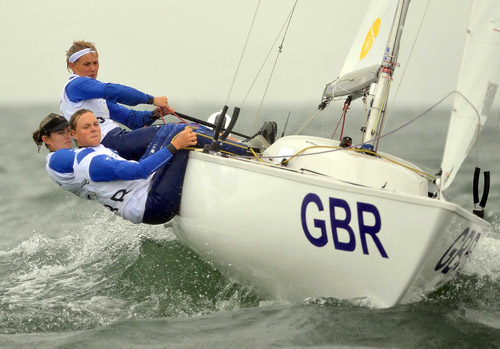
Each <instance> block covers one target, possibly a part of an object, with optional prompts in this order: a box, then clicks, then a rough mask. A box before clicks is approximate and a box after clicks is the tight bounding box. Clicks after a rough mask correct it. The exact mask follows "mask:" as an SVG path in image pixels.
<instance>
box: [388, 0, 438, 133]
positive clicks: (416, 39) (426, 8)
mask: <svg viewBox="0 0 500 349" xmlns="http://www.w3.org/2000/svg"><path fill="white" fill-rule="evenodd" d="M429 4H430V0H427V6H426V7H425V10H424V14H423V16H422V19H421V20H420V25H419V27H418V30H417V34H416V35H415V39H414V40H413V44H412V46H411V49H410V53H409V55H408V60H407V61H406V64H405V66H404V68H403V72H402V73H401V78H400V79H398V80H399V83H398V85H397V87H396V90H395V92H394V96H393V97H392V104H394V101H395V100H396V97H397V96H398V94H399V89H400V87H401V83H402V82H403V80H404V77H405V74H406V69H408V66H409V65H410V60H411V58H412V57H413V50H414V49H415V45H416V43H417V41H418V37H419V35H420V31H421V29H422V25H423V24H424V20H425V18H426V16H427V10H428V9H429ZM390 114H391V113H390V111H389V112H388V113H387V115H386V117H385V119H386V120H385V121H386V122H384V124H383V125H386V124H387V121H388V120H389V117H390ZM383 125H382V129H381V130H380V131H381V132H380V133H382V131H383V127H384V126H383Z"/></svg>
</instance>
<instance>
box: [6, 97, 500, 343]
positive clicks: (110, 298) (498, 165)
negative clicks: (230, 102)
mask: <svg viewBox="0 0 500 349" xmlns="http://www.w3.org/2000/svg"><path fill="white" fill-rule="evenodd" d="M193 108H194V107H193ZM187 109H188V110H185V111H184V110H183V111H182V112H184V113H186V114H190V110H189V108H187ZM54 110H57V106H31V107H10V108H9V107H5V106H4V107H2V108H1V109H0V120H1V121H2V127H1V128H0V135H1V137H0V154H1V159H2V161H1V162H0V347H2V348H178V347H203V348H236V347H243V348H261V347H294V348H295V347H298V348H301V347H377V348H378V347H399V348H429V347H449V348H472V347H478V348H492V347H500V255H499V253H500V231H499V227H498V216H499V214H500V191H499V188H500V183H499V180H498V178H500V177H499V176H500V159H499V158H500V148H499V142H498V140H497V139H498V130H497V126H496V125H497V120H493V121H489V122H488V129H486V130H485V132H484V133H483V137H482V138H481V141H480V147H479V148H477V149H476V148H474V149H473V151H472V153H473V154H472V155H473V156H471V157H470V159H467V161H466V162H465V164H464V166H463V170H461V172H460V173H459V176H458V177H457V180H456V183H454V186H453V187H454V190H452V191H451V193H450V196H452V199H454V200H457V201H459V202H463V205H464V207H466V208H467V209H471V208H472V204H471V201H472V198H471V181H472V171H473V168H474V166H476V165H481V167H482V168H483V170H490V171H491V172H492V183H491V192H490V197H489V200H488V204H487V214H486V219H487V220H488V221H489V222H490V223H492V229H493V231H492V232H491V234H490V235H489V237H487V238H486V239H484V240H483V242H482V243H481V244H480V245H478V246H477V249H476V250H475V251H474V253H473V254H472V255H471V256H470V260H469V261H468V264H467V265H466V266H465V267H464V268H463V270H462V271H461V273H460V275H459V276H458V277H457V278H456V279H455V280H454V281H453V282H451V283H449V284H447V285H446V286H444V287H442V288H441V289H438V290H436V291H435V292H434V293H432V294H431V295H429V296H428V297H423V298H422V299H421V300H420V301H418V302H416V303H412V304H406V305H398V306H395V307H393V308H390V309H376V308H373V307H371V306H370V305H369V303H366V304H364V303H361V304H360V303H359V302H358V303H352V302H348V301H342V300H336V299H309V300H304V301H303V302H299V303H288V302H283V301H279V300H275V299H272V298H269V297H268V296H265V295H263V294H262V293H261V292H260V291H259V290H257V289H254V288H253V287H252V285H241V284H239V283H238V282H236V281H234V280H231V279H228V278H227V277H225V276H223V275H221V274H220V273H219V272H218V271H217V270H215V269H214V268H213V267H212V266H211V265H210V264H207V263H205V262H204V261H202V260H201V259H200V258H198V257H197V255H196V254H195V253H193V252H192V251H191V250H189V249H188V248H186V247H185V246H183V245H182V244H181V243H180V242H179V241H178V240H177V239H176V238H175V236H174V234H173V232H172V230H171V228H170V227H169V225H168V224H167V225H159V226H146V225H134V224H131V223H128V222H126V221H124V220H122V219H121V218H119V217H117V216H114V215H113V214H111V213H110V212H108V211H106V210H104V209H103V208H102V207H101V206H100V205H99V204H97V203H96V202H89V201H83V200H81V199H79V198H77V197H76V196H74V195H72V194H69V193H66V192H64V191H63V190H61V189H60V188H58V187H57V185H56V184H54V183H53V182H51V181H50V179H49V178H48V177H47V175H46V173H45V169H44V166H45V156H46V154H47V152H46V150H45V149H42V150H41V152H40V153H37V151H36V146H35V144H34V143H33V141H32V139H31V132H32V131H33V130H35V129H36V128H37V125H38V123H39V121H40V120H41V118H42V117H43V116H45V115H47V114H48V113H49V112H52V111H54ZM212 111H213V110H206V111H205V114H201V115H207V116H208V115H209V114H210V113H211V112H212ZM309 111H310V110H307V108H304V110H303V111H300V112H299V113H296V114H291V120H290V122H289V126H288V130H287V131H286V133H289V132H292V131H293V130H294V128H295V129H296V128H297V126H298V125H299V124H300V122H301V120H302V119H303V118H305V117H307V116H308V115H306V114H308V112H309ZM358 112H359V111H358ZM197 113H198V115H200V113H201V111H200V112H198V111H197ZM355 113H356V111H354V114H355ZM287 114H288V110H287V109H286V110H285V109H283V110H280V109H279V108H276V110H275V111H274V112H273V113H268V114H265V113H264V115H263V116H261V119H262V118H267V119H274V120H275V121H277V122H278V124H279V125H280V130H279V135H281V132H282V127H283V125H284V123H285V122H284V121H285V119H286V116H287ZM418 114H419V110H418V109H417V110H408V111H403V112H401V111H400V112H398V113H396V112H394V113H392V115H391V120H390V122H391V125H394V126H393V127H392V126H391V127H390V126H387V127H386V130H387V131H390V130H392V129H394V128H395V127H397V126H398V125H402V124H403V121H405V120H410V119H412V118H413V117H415V116H417V115H418ZM242 115H244V113H243V112H242ZM339 115H340V108H337V111H336V112H331V111H330V112H328V111H327V112H325V115H324V116H321V117H319V118H318V119H317V120H315V122H313V124H311V126H310V127H309V128H308V129H306V133H307V132H310V133H314V132H320V133H321V134H322V136H327V137H330V136H331V134H332V132H333V130H334V129H335V125H336V123H337V120H338V116H339ZM240 118H242V117H241V116H240ZM352 118H353V119H354V120H355V122H354V125H353V126H352V127H351V126H347V127H346V128H345V131H344V132H345V135H349V136H351V137H353V140H354V143H356V142H357V140H358V138H359V134H358V131H357V129H358V126H359V125H358V120H356V116H354V117H352ZM358 118H359V117H358ZM399 118H400V119H399ZM405 118H406V119H405ZM242 119H243V121H242V124H243V126H244V125H245V120H244V117H243V118H242ZM403 119H404V120H403ZM262 120H263V119H262ZM170 121H174V120H172V119H171V120H170ZM351 122H352V120H351V119H348V120H347V124H348V125H349V124H350V123H351ZM251 123H253V120H251V122H250V121H249V122H247V124H251ZM446 125H447V113H435V114H434V115H429V116H425V117H423V118H422V119H419V120H418V121H416V122H415V123H413V124H412V125H410V126H409V127H408V128H405V129H402V130H400V131H398V132H396V133H395V134H393V135H391V136H389V137H387V138H385V139H383V140H382V141H381V150H383V151H384V152H387V153H393V154H395V155H397V156H401V157H405V158H408V159H409V160H412V161H415V162H417V163H419V164H421V165H422V166H424V169H425V170H427V171H437V169H438V168H439V161H440V158H441V154H442V146H443V143H444V138H445V136H446V131H445V129H446ZM410 127H411V128H410ZM237 129H238V126H237ZM238 131H241V132H244V131H245V130H244V128H242V129H238ZM338 136H339V132H337V134H336V135H335V137H338ZM382 148H383V149H382ZM434 173H435V172H434ZM221 219H224V217H223V215H221ZM339 282H342V280H339ZM387 287H390V284H388V285H387Z"/></svg>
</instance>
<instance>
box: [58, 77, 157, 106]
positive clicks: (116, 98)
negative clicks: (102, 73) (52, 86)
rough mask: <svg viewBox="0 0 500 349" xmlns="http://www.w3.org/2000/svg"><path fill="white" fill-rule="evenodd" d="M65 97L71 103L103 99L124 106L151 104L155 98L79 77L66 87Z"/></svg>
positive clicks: (131, 89) (114, 85) (116, 85)
mask: <svg viewBox="0 0 500 349" xmlns="http://www.w3.org/2000/svg"><path fill="white" fill-rule="evenodd" d="M66 95H67V96H68V99H69V100H70V101H72V102H75V103H77V102H80V101H83V100H86V99H94V98H104V99H105V100H106V101H109V102H112V103H121V104H125V105H130V106H134V105H138V104H153V103H154V100H155V98H154V97H153V96H151V95H148V94H146V93H144V92H141V91H139V90H136V89H135V88H132V87H128V86H125V85H119V84H113V83H103V82H100V81H98V80H96V79H92V78H89V77H84V76H80V77H77V78H75V79H73V80H71V81H70V82H69V83H68V85H66Z"/></svg>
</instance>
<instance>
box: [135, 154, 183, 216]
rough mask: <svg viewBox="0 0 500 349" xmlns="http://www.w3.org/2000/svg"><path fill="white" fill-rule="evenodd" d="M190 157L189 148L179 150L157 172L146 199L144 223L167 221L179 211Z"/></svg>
mask: <svg viewBox="0 0 500 349" xmlns="http://www.w3.org/2000/svg"><path fill="white" fill-rule="evenodd" d="M188 157H189V151H188V150H179V151H178V152H177V153H176V154H175V155H174V157H173V158H172V160H170V162H169V163H167V164H166V165H165V166H163V167H162V168H161V169H159V170H158V171H157V172H156V174H155V176H154V178H153V181H152V183H151V189H150V190H149V193H148V198H147V199H146V209H145V211H144V217H143V219H142V222H143V223H147V224H162V223H166V222H168V221H169V220H171V219H172V218H173V217H174V216H175V215H176V214H178V213H179V208H180V203H181V194H182V185H183V183H184V174H185V172H186V166H187V161H188Z"/></svg>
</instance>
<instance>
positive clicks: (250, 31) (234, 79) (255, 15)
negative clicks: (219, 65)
mask: <svg viewBox="0 0 500 349" xmlns="http://www.w3.org/2000/svg"><path fill="white" fill-rule="evenodd" d="M260 2H261V0H259V3H258V4H257V8H256V9H255V13H254V15H253V19H252V24H250V28H249V29H248V34H247V38H246V40H245V45H244V46H243V50H242V52H241V56H240V60H239V62H238V66H237V67H236V71H235V73H234V77H233V82H232V83H231V88H230V89H229V94H228V95H227V99H226V105H228V104H229V98H230V97H231V93H232V92H233V87H234V83H235V82H236V77H237V76H238V71H239V70H240V65H241V61H242V60H243V56H244V55H245V51H246V49H247V44H248V40H249V39H250V34H251V33H252V29H253V25H254V23H255V19H256V18H257V12H259V7H260Z"/></svg>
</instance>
